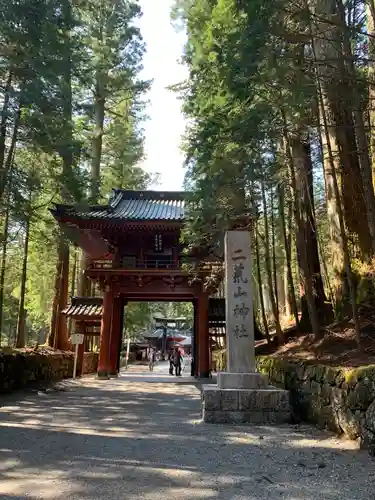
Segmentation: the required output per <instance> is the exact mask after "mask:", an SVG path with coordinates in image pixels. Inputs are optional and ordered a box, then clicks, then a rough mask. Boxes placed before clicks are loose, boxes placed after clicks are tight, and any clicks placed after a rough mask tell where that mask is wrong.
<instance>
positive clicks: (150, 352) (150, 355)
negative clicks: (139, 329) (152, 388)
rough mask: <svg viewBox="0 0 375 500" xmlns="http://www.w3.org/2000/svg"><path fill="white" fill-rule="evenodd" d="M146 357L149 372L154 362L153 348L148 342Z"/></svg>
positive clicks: (152, 368)
mask: <svg viewBox="0 0 375 500" xmlns="http://www.w3.org/2000/svg"><path fill="white" fill-rule="evenodd" d="M147 359H148V367H149V370H150V372H152V371H154V364H155V349H154V348H153V347H152V345H151V344H149V346H148V348H147Z"/></svg>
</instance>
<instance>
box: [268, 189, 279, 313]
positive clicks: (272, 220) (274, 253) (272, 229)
mask: <svg viewBox="0 0 375 500" xmlns="http://www.w3.org/2000/svg"><path fill="white" fill-rule="evenodd" d="M270 202H271V207H270V208H271V241H272V271H273V283H274V287H275V288H274V290H275V302H276V309H277V314H278V316H280V305H279V293H278V290H277V262H276V236H275V214H274V206H273V189H272V187H271V188H270Z"/></svg>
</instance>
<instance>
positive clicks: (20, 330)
mask: <svg viewBox="0 0 375 500" xmlns="http://www.w3.org/2000/svg"><path fill="white" fill-rule="evenodd" d="M29 236H30V215H28V217H27V219H26V223H25V242H24V249H23V260H22V275H21V291H20V301H19V306H18V320H17V337H16V347H18V348H21V347H25V343H26V338H25V319H26V311H25V296H26V283H27V260H28V257H29Z"/></svg>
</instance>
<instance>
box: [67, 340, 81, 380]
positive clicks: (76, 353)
mask: <svg viewBox="0 0 375 500" xmlns="http://www.w3.org/2000/svg"><path fill="white" fill-rule="evenodd" d="M84 338H85V336H84V335H83V333H74V334H73V335H72V336H71V339H70V341H71V343H72V344H73V345H75V350H74V366H73V378H76V375H77V361H78V346H79V345H80V344H83V340H84Z"/></svg>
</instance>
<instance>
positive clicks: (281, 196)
mask: <svg viewBox="0 0 375 500" xmlns="http://www.w3.org/2000/svg"><path fill="white" fill-rule="evenodd" d="M278 198H279V214H280V222H281V227H282V232H283V240H284V251H285V262H286V274H287V280H286V282H287V283H288V293H287V294H286V295H287V298H290V302H291V303H290V310H291V311H292V312H293V315H294V319H295V322H296V327H297V329H299V317H298V307H297V300H296V293H295V290H294V282H293V273H292V255H291V231H289V234H288V233H287V228H286V223H285V211H284V205H285V203H284V189H283V187H282V186H280V185H279V186H278ZM290 218H291V217H290Z"/></svg>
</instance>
